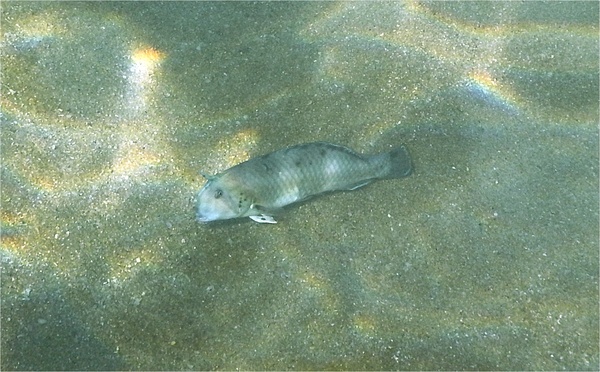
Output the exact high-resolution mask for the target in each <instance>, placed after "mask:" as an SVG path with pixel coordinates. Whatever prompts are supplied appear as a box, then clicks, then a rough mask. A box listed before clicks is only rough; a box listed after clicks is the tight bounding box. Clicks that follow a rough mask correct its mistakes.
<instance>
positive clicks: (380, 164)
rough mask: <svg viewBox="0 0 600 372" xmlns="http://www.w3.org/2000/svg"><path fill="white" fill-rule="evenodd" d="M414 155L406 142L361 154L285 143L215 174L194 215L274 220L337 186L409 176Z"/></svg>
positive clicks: (209, 178)
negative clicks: (283, 211) (287, 145)
mask: <svg viewBox="0 0 600 372" xmlns="http://www.w3.org/2000/svg"><path fill="white" fill-rule="evenodd" d="M412 171H413V165H412V160H411V157H410V154H409V153H408V150H407V149H406V147H405V146H404V145H402V146H399V147H396V148H394V149H392V150H391V151H390V152H385V153H381V154H377V155H363V154H358V153H356V152H354V151H353V150H351V149H349V148H347V147H344V146H340V145H334V144H331V143H327V142H312V143H305V144H300V145H296V146H292V147H288V148H284V149H281V150H278V151H275V152H272V153H269V154H266V155H262V156H258V157H255V158H252V159H250V160H247V161H245V162H243V163H240V164H238V165H235V166H233V167H231V168H229V169H227V170H225V171H223V172H221V173H218V174H216V175H213V176H207V175H204V174H202V175H203V176H204V177H205V178H206V184H205V185H204V187H202V189H201V190H200V191H199V192H198V195H197V197H196V204H197V212H196V219H197V221H199V222H202V223H207V222H211V221H217V220H228V219H233V218H241V217H249V218H250V219H252V220H254V221H256V222H259V223H277V221H276V220H275V218H274V217H273V216H274V215H275V214H277V213H279V212H280V211H281V210H282V208H283V207H285V206H288V205H290V204H293V203H297V202H301V201H304V200H307V199H309V198H311V197H313V196H316V195H320V194H323V193H327V192H331V191H338V190H355V189H358V188H359V187H362V186H365V185H367V184H369V183H371V182H373V181H376V180H382V179H395V178H402V177H406V176H409V175H410V174H411V173H412Z"/></svg>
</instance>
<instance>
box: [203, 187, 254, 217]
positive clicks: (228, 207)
mask: <svg viewBox="0 0 600 372" xmlns="http://www.w3.org/2000/svg"><path fill="white" fill-rule="evenodd" d="M244 199H245V198H243V195H241V193H240V192H239V191H237V190H236V188H235V187H234V185H228V184H227V182H224V180H222V179H220V178H218V177H216V176H215V177H211V178H209V180H208V182H207V183H206V185H204V187H203V188H202V190H200V192H199V193H198V197H197V211H196V219H197V220H198V221H200V222H210V221H217V220H227V219H230V218H236V217H242V216H244V214H245V213H246V211H247V210H248V209H249V206H250V203H249V202H247V201H246V200H244Z"/></svg>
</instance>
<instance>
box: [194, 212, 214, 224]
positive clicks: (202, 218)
mask: <svg viewBox="0 0 600 372" xmlns="http://www.w3.org/2000/svg"><path fill="white" fill-rule="evenodd" d="M196 221H198V222H202V223H207V222H210V221H212V219H210V218H209V217H207V216H202V215H199V214H197V215H196Z"/></svg>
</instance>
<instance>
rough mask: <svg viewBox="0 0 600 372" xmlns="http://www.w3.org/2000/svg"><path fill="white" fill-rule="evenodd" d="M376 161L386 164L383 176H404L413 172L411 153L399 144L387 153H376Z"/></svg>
mask: <svg viewBox="0 0 600 372" xmlns="http://www.w3.org/2000/svg"><path fill="white" fill-rule="evenodd" d="M373 159H374V161H375V162H376V163H379V164H382V165H385V166H384V171H383V172H384V173H383V175H382V176H381V178H402V177H406V176H410V174H411V173H412V172H413V165H412V160H411V159H410V154H409V153H408V150H407V149H406V147H404V146H399V147H397V148H395V149H393V150H392V151H390V152H387V153H385V154H380V155H375V156H374V158H373Z"/></svg>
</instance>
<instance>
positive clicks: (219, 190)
mask: <svg viewBox="0 0 600 372" xmlns="http://www.w3.org/2000/svg"><path fill="white" fill-rule="evenodd" d="M221 196H223V190H221V189H217V191H215V199H219V198H220V197H221Z"/></svg>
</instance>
